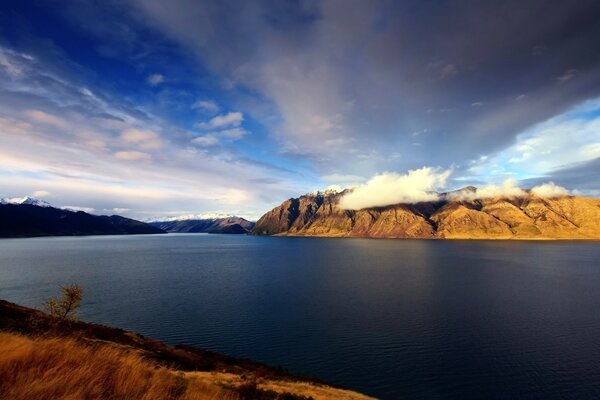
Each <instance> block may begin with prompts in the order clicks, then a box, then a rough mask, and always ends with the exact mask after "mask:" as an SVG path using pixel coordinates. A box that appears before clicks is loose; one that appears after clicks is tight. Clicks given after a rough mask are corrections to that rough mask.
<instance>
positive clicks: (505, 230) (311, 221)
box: [252, 187, 600, 239]
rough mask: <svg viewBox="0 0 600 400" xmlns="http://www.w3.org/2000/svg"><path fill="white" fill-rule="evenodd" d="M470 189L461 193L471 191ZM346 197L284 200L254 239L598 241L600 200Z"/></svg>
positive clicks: (449, 195)
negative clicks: (379, 203) (372, 200)
mask: <svg viewBox="0 0 600 400" xmlns="http://www.w3.org/2000/svg"><path fill="white" fill-rule="evenodd" d="M474 189H475V188H472V187H469V188H465V189H462V190H461V193H468V192H473V191H474ZM345 193H346V192H345V191H344V192H341V193H335V194H322V193H317V194H309V195H305V196H301V197H299V198H292V199H288V200H286V201H284V202H283V203H282V204H281V205H279V206H278V207H275V208H274V209H273V210H271V211H269V212H267V213H266V214H265V215H263V216H262V217H261V218H260V219H259V220H258V221H257V223H256V226H255V227H254V229H253V231H252V233H253V234H255V235H282V236H335V237H381V238H431V239H433V238H438V239H600V199H593V198H585V197H577V196H561V197H556V198H541V197H538V196H536V195H534V194H533V193H531V192H528V194H527V196H524V197H514V198H501V197H498V198H489V199H472V200H465V198H468V196H456V195H455V193H443V194H441V195H440V196H439V198H440V200H439V201H436V202H424V203H417V204H395V205H391V206H387V207H374V208H367V209H363V210H357V211H355V210H343V209H341V208H340V207H339V205H338V204H339V200H340V198H341V197H342V196H343V195H344V194H345Z"/></svg>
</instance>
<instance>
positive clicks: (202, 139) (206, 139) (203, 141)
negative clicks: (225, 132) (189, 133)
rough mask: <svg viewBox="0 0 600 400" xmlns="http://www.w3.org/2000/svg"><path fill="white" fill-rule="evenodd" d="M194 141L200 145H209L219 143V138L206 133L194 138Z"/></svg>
mask: <svg viewBox="0 0 600 400" xmlns="http://www.w3.org/2000/svg"><path fill="white" fill-rule="evenodd" d="M192 143H194V144H197V145H198V146H203V147H209V146H214V145H216V144H217V143H219V139H218V138H217V137H216V136H214V135H204V136H199V137H197V138H195V139H193V140H192Z"/></svg>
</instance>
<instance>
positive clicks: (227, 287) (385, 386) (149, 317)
mask: <svg viewBox="0 0 600 400" xmlns="http://www.w3.org/2000/svg"><path fill="white" fill-rule="evenodd" d="M70 282H76V283H79V284H81V285H83V286H84V288H85V296H84V297H85V298H84V304H83V306H82V309H81V313H80V314H81V317H82V319H84V320H86V321H93V322H98V323H103V324H107V325H113V326H118V327H122V328H125V329H130V330H134V331H137V332H140V333H142V334H144V335H147V336H151V337H154V338H157V339H160V340H164V341H166V342H169V343H173V344H175V343H185V344H190V345H195V346H200V347H204V348H209V349H213V350H218V351H222V352H225V353H227V354H230V355H233V356H237V357H247V358H251V359H254V360H258V361H262V362H266V363H268V364H272V365H278V364H280V365H283V366H286V367H287V368H289V369H290V370H291V371H294V372H301V373H309V374H313V375H316V376H318V377H320V378H322V379H324V380H326V381H328V382H331V383H335V384H339V385H342V386H345V387H348V388H351V389H355V390H358V391H362V392H364V393H366V394H370V395H372V396H376V397H380V398H383V399H468V398H478V399H484V398H485V399H510V398H524V399H550V398H556V399H558V398H566V399H569V398H570V399H582V398H600V243H598V242H585V243H584V242H503V241H427V240H420V241H419V240H383V239H382V240H369V239H318V238H278V237H251V236H235V235H231V236H227V235H202V234H188V235H175V234H170V235H157V236H105V237H99V236H96V237H75V238H74V237H61V238H34V239H4V240H0V298H3V299H6V300H9V301H12V302H16V303H21V304H25V305H28V306H40V305H41V304H42V303H43V301H44V299H46V298H47V297H49V296H51V295H55V294H57V291H58V286H59V285H62V284H64V283H70ZM0 356H1V355H0Z"/></svg>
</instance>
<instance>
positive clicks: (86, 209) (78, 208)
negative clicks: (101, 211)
mask: <svg viewBox="0 0 600 400" xmlns="http://www.w3.org/2000/svg"><path fill="white" fill-rule="evenodd" d="M62 209H63V210H69V211H75V212H77V211H83V212H86V213H88V214H91V213H93V212H94V211H95V209H94V208H92V207H81V206H64V207H62Z"/></svg>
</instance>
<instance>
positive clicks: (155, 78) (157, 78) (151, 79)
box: [148, 74, 165, 86]
mask: <svg viewBox="0 0 600 400" xmlns="http://www.w3.org/2000/svg"><path fill="white" fill-rule="evenodd" d="M164 81H165V77H164V76H163V75H161V74H152V75H150V76H148V84H149V85H150V86H158V85H160V84H161V83H163V82H164Z"/></svg>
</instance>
